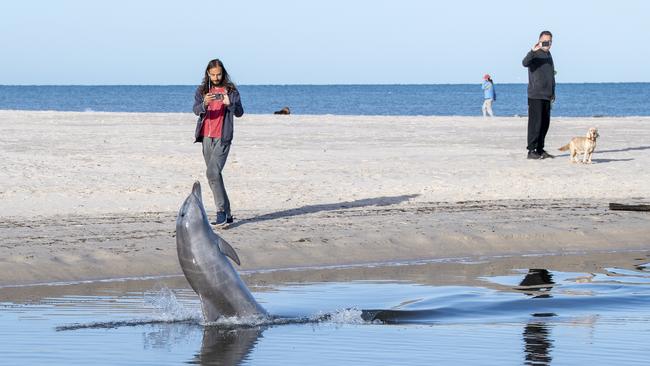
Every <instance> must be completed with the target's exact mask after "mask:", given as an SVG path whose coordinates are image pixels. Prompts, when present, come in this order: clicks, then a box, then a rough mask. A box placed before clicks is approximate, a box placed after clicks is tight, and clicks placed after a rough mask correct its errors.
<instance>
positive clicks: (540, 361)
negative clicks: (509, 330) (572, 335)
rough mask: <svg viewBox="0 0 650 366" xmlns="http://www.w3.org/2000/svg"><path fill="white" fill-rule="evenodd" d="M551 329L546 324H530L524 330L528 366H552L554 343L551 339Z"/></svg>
mask: <svg viewBox="0 0 650 366" xmlns="http://www.w3.org/2000/svg"><path fill="white" fill-rule="evenodd" d="M550 333H551V330H550V327H549V326H548V325H547V324H546V323H543V322H541V323H537V322H533V323H528V324H526V327H525V328H524V344H525V349H524V351H525V356H526V362H525V364H526V365H550V364H551V354H550V351H551V348H553V342H552V341H551V338H550V337H549V335H550Z"/></svg>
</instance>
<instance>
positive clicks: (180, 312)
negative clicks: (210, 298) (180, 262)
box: [144, 286, 202, 322]
mask: <svg viewBox="0 0 650 366" xmlns="http://www.w3.org/2000/svg"><path fill="white" fill-rule="evenodd" d="M144 301H145V304H147V305H149V306H151V307H152V308H153V309H154V311H155V312H156V314H154V318H155V319H156V320H158V321H166V322H175V321H197V322H200V321H201V320H202V315H201V312H200V309H190V308H188V307H186V306H184V305H183V304H182V303H181V302H180V301H178V298H177V297H176V294H174V292H173V291H172V290H170V289H169V288H168V287H166V286H162V287H160V288H158V290H157V291H156V292H153V293H148V294H145V296H144Z"/></svg>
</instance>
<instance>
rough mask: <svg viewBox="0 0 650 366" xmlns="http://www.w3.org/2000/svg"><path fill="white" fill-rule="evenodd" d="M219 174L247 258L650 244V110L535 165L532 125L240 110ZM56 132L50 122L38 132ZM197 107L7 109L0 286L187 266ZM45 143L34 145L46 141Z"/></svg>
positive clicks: (276, 261) (562, 123)
mask: <svg viewBox="0 0 650 366" xmlns="http://www.w3.org/2000/svg"><path fill="white" fill-rule="evenodd" d="M236 123H237V126H236V136H235V143H234V145H233V147H232V150H231V151H232V153H231V156H230V157H229V161H228V165H227V167H226V170H225V172H224V174H225V179H226V184H227V187H228V188H229V194H230V196H231V201H232V202H233V206H234V209H235V211H234V214H235V216H236V218H237V221H236V223H235V224H234V225H232V227H231V228H230V229H228V230H224V231H221V233H222V235H223V237H224V238H225V239H226V240H228V241H229V242H230V243H231V244H232V245H233V246H234V247H235V248H236V249H237V251H238V253H239V256H240V258H241V259H242V267H241V268H242V269H272V268H288V267H311V266H324V265H343V264H354V263H373V262H387V261H402V260H418V259H436V258H457V257H481V256H500V255H508V256H520V255H526V254H541V253H560V254H562V253H564V254H570V253H586V252H608V251H629V250H633V251H640V253H644V252H645V251H649V250H650V235H649V229H648V227H650V225H649V224H650V214H649V213H647V212H625V211H610V210H609V209H608V203H609V202H624V203H636V202H647V201H648V198H649V197H650V185H649V184H647V182H648V181H649V180H650V179H649V178H650V170H648V169H647V166H648V163H650V157H649V156H648V152H649V151H648V150H650V146H648V143H647V141H650V118H619V119H581V118H567V119H554V120H553V121H552V126H551V130H550V132H549V136H548V140H547V146H548V147H549V148H548V149H547V150H548V151H549V152H552V151H553V147H559V146H561V145H563V144H565V143H566V142H568V140H569V139H570V137H573V136H578V135H583V134H584V133H585V132H586V130H587V128H588V127H590V126H592V125H595V126H597V127H599V130H600V134H601V139H600V140H599V141H598V147H597V149H596V153H595V155H594V163H595V164H592V165H573V164H570V163H568V156H567V155H566V154H563V155H562V156H558V157H557V158H556V159H552V160H545V161H527V160H526V159H525V158H524V157H525V151H524V149H523V148H522V144H525V133H526V132H525V128H526V126H525V123H526V122H525V119H522V118H496V119H490V120H485V119H482V118H472V117H359V116H262V115H253V116H245V117H244V118H242V119H240V120H238V121H237V122H236ZM44 124H45V125H47V126H48V128H47V129H43V125H44ZM193 128H194V117H193V116H192V115H190V114H135V113H71V112H15V111H0V139H1V140H2V143H1V144H0V158H1V159H0V183H1V184H0V188H1V192H0V199H1V200H2V212H1V213H0V216H1V219H0V237H1V238H2V239H1V241H0V274H1V276H0V285H9V284H28V283H43V282H55V281H70V280H86V279H102V278H120V277H138V276H146V275H174V274H180V273H181V271H180V268H179V266H178V260H177V257H176V248H175V238H174V221H175V215H176V210H177V208H178V206H179V205H180V203H181V202H182V200H183V199H184V197H185V196H186V195H187V194H188V193H189V190H190V188H191V185H192V182H193V181H194V180H199V181H201V182H202V183H203V186H204V201H205V202H206V205H207V206H208V207H207V208H208V210H209V211H210V212H212V211H213V204H212V203H211V195H210V193H209V189H207V184H205V178H204V170H205V168H204V165H203V161H202V158H201V153H200V146H199V145H193V144H192V143H191V136H192V133H193ZM36 136H38V137H39V138H36Z"/></svg>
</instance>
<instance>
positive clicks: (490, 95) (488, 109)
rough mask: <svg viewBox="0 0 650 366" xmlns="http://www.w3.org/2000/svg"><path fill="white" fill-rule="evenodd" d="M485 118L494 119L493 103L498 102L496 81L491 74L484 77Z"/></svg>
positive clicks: (483, 108)
mask: <svg viewBox="0 0 650 366" xmlns="http://www.w3.org/2000/svg"><path fill="white" fill-rule="evenodd" d="M482 88H483V107H482V108H481V109H482V110H483V117H487V116H490V117H494V113H493V112H492V102H494V101H495V100H497V92H496V91H495V90H494V81H492V77H491V76H490V74H485V75H484V76H483V85H482Z"/></svg>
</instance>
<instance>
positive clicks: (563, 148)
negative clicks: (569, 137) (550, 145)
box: [558, 143, 570, 151]
mask: <svg viewBox="0 0 650 366" xmlns="http://www.w3.org/2000/svg"><path fill="white" fill-rule="evenodd" d="M569 145H570V143H569V144H566V145H564V146H562V147H561V148H559V149H558V150H560V151H567V150H569Z"/></svg>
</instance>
